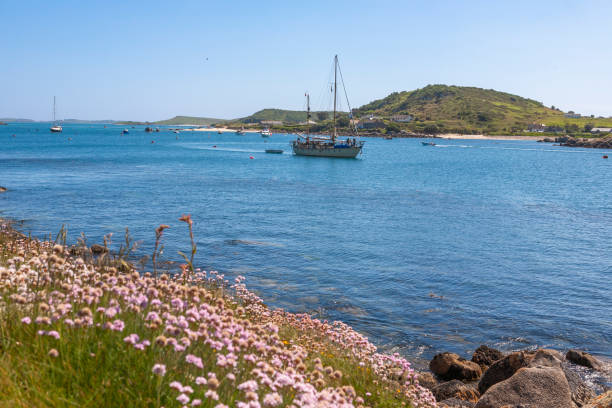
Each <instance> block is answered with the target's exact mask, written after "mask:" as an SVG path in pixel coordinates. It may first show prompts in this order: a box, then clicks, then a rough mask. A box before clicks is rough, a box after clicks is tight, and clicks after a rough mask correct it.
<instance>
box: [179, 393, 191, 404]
mask: <svg viewBox="0 0 612 408" xmlns="http://www.w3.org/2000/svg"><path fill="white" fill-rule="evenodd" d="M176 400H177V401H178V402H180V403H181V404H187V403H188V402H189V397H188V396H187V395H185V394H181V395H179V396H178V397H176Z"/></svg>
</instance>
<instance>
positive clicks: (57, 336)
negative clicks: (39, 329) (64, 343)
mask: <svg viewBox="0 0 612 408" xmlns="http://www.w3.org/2000/svg"><path fill="white" fill-rule="evenodd" d="M47 336H51V337H53V338H54V339H55V340H59V338H60V334H59V333H58V332H57V331H55V330H51V331H50V332H48V333H47Z"/></svg>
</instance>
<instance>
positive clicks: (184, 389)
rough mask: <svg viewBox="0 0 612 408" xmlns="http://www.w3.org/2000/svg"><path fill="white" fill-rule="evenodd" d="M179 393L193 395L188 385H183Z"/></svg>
mask: <svg viewBox="0 0 612 408" xmlns="http://www.w3.org/2000/svg"><path fill="white" fill-rule="evenodd" d="M181 392H183V393H186V394H193V388H191V387H190V386H189V385H183V388H182V389H181Z"/></svg>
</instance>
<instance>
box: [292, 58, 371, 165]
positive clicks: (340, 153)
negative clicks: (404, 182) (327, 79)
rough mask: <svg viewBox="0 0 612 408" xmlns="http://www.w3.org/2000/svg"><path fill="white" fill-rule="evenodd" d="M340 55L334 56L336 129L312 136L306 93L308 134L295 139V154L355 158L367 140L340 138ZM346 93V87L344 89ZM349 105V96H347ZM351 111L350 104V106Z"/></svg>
mask: <svg viewBox="0 0 612 408" xmlns="http://www.w3.org/2000/svg"><path fill="white" fill-rule="evenodd" d="M338 71H339V66H338V56H337V55H336V56H334V87H333V91H334V130H333V133H332V134H331V136H330V137H323V136H310V95H308V94H306V124H307V127H306V129H307V130H306V136H303V135H298V137H297V139H296V140H294V141H293V142H292V143H291V145H292V147H293V154H295V155H296V156H315V157H342V158H349V159H354V158H355V157H356V156H357V155H358V154H359V153H361V149H362V148H363V144H364V143H365V142H363V141H361V140H358V139H356V138H354V137H353V138H352V139H351V138H349V137H347V138H346V140H339V139H338V132H337V129H336V102H337V100H338V98H337V95H338ZM340 79H341V80H342V71H340ZM342 87H343V88H344V80H342ZM344 94H345V95H346V89H344ZM346 102H347V105H349V104H348V98H347V101H346ZM348 108H349V112H350V111H351V107H350V105H349V106H348ZM354 132H355V134H356V136H358V135H357V128H354Z"/></svg>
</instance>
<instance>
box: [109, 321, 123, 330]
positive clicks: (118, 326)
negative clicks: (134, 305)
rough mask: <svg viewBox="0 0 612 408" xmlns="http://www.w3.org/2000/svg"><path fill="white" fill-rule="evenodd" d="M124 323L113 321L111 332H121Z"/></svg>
mask: <svg viewBox="0 0 612 408" xmlns="http://www.w3.org/2000/svg"><path fill="white" fill-rule="evenodd" d="M124 328H125V323H124V322H123V321H122V320H115V321H114V322H113V324H112V326H111V330H115V331H123V329H124Z"/></svg>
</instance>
